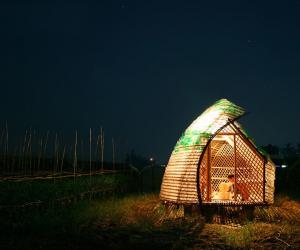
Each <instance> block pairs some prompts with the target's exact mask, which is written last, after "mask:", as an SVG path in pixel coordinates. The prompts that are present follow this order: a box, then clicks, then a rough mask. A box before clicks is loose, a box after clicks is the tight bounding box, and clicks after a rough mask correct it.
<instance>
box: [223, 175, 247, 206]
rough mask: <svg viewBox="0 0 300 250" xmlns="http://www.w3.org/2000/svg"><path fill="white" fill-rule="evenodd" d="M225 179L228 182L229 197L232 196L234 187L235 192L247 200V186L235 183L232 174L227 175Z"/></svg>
mask: <svg viewBox="0 0 300 250" xmlns="http://www.w3.org/2000/svg"><path fill="white" fill-rule="evenodd" d="M227 179H228V183H229V189H228V191H229V192H230V194H231V198H232V199H233V198H234V189H235V188H236V193H237V194H240V195H241V196H242V201H247V200H248V199H249V192H248V189H247V187H246V186H245V185H243V184H241V183H237V184H236V183H235V178H234V175H233V174H230V175H228V177H227Z"/></svg>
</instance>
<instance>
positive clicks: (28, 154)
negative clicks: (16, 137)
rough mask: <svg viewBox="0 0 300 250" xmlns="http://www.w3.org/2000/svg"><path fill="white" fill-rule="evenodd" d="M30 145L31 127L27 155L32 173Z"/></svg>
mask: <svg viewBox="0 0 300 250" xmlns="http://www.w3.org/2000/svg"><path fill="white" fill-rule="evenodd" d="M30 147H31V128H30V129H29V138H28V142H27V157H28V158H29V174H31V157H30Z"/></svg>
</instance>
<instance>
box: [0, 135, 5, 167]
mask: <svg viewBox="0 0 300 250" xmlns="http://www.w3.org/2000/svg"><path fill="white" fill-rule="evenodd" d="M4 134H5V129H2V133H1V138H0V147H1V151H2V152H1V160H2V165H1V167H2V169H1V170H2V172H4V163H5V161H4V154H5V153H4V147H3V144H4Z"/></svg>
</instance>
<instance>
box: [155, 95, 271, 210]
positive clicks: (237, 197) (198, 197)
mask: <svg viewBox="0 0 300 250" xmlns="http://www.w3.org/2000/svg"><path fill="white" fill-rule="evenodd" d="M244 114H245V110H244V109H243V108H241V107H239V106H237V105H235V104H234V103H232V102H230V101H228V100H226V99H221V100H219V101H217V102H216V103H214V104H213V105H212V106H211V107H209V108H208V109H206V110H205V111H204V112H203V113H202V114H201V115H200V116H199V117H198V118H197V119H196V120H195V121H194V122H193V123H192V124H191V125H190V126H189V127H188V128H187V129H186V130H185V132H184V133H183V134H182V136H181V137H180V139H179V140H178V141H177V143H176V145H175V148H174V150H173V152H172V154H171V157H170V159H169V162H168V165H167V167H166V169H165V173H164V177H163V181H162V185H161V191H160V199H161V201H162V202H163V203H165V204H182V205H200V206H202V207H203V206H205V205H209V204H216V205H227V206H228V205H239V206H241V205H252V206H256V205H268V204H272V203H273V201H274V180H275V165H274V163H273V162H272V161H271V160H270V158H269V157H268V155H267V154H266V153H265V152H264V151H262V150H261V149H260V148H259V147H258V146H257V145H255V143H254V142H253V140H252V139H250V137H249V136H248V135H247V133H246V132H245V130H244V129H243V128H242V127H241V125H240V124H239V123H238V122H237V120H238V119H239V118H240V117H241V116H243V115H244Z"/></svg>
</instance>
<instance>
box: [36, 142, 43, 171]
mask: <svg viewBox="0 0 300 250" xmlns="http://www.w3.org/2000/svg"><path fill="white" fill-rule="evenodd" d="M42 154H43V137H41V140H40V141H39V149H38V162H37V170H38V171H39V170H40V164H41V158H42Z"/></svg>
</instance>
